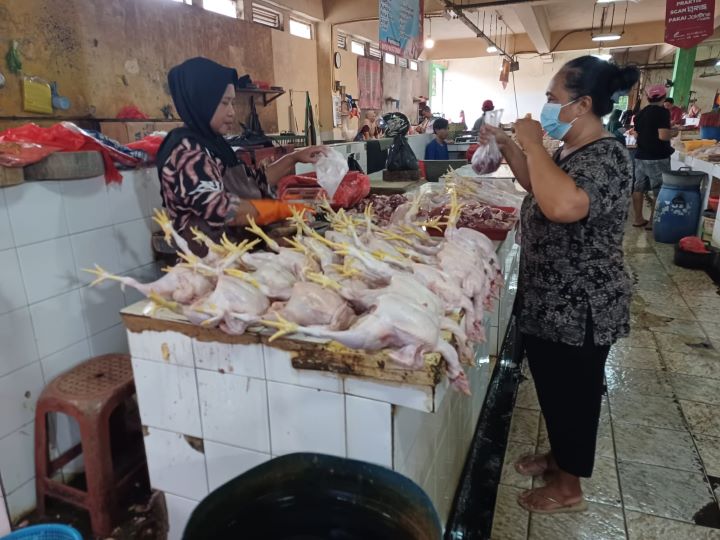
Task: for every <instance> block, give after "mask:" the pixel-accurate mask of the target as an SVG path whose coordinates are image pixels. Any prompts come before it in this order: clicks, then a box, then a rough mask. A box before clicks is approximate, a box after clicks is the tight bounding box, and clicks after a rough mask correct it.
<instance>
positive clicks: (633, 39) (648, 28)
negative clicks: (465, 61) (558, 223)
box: [425, 21, 720, 60]
mask: <svg viewBox="0 0 720 540" xmlns="http://www.w3.org/2000/svg"><path fill="white" fill-rule="evenodd" d="M590 34H591V31H590V29H589V28H588V29H584V30H578V31H573V32H565V31H555V32H553V33H552V36H551V40H550V42H551V43H552V48H551V51H552V52H569V51H583V50H589V49H597V47H598V43H595V42H593V41H592V40H591V39H590V38H591V35H590ZM715 34H720V32H718V31H716V32H715ZM511 38H512V39H511V40H510V42H511V44H512V48H511V51H509V52H511V54H522V53H536V52H537V49H536V48H535V45H534V44H533V42H532V40H531V39H530V36H528V34H515V35H514V36H511ZM664 39H665V21H653V22H644V23H637V24H628V25H627V26H626V27H625V33H624V34H623V37H622V39H619V40H618V41H613V42H612V43H604V44H603V48H611V49H616V48H628V47H643V46H649V45H660V44H662V43H663V41H664ZM710 39H712V38H710ZM485 49H486V44H485V42H484V41H482V40H479V39H477V38H463V39H447V40H437V41H436V42H435V47H433V48H432V49H430V50H427V51H425V52H426V56H427V59H428V60H451V59H453V58H477V57H480V56H493V55H490V54H488V53H487V52H486V51H485Z"/></svg>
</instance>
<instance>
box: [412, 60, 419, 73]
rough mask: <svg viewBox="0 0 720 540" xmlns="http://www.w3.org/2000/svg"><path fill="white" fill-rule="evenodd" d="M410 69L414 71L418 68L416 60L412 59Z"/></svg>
mask: <svg viewBox="0 0 720 540" xmlns="http://www.w3.org/2000/svg"><path fill="white" fill-rule="evenodd" d="M410 69H411V70H413V71H417V70H418V63H417V62H416V61H415V60H410Z"/></svg>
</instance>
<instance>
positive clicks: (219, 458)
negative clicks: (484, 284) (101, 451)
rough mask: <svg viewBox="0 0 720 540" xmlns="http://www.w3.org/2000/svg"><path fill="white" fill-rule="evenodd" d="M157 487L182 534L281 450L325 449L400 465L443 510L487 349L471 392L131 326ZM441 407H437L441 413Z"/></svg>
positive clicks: (173, 534) (480, 391)
mask: <svg viewBox="0 0 720 540" xmlns="http://www.w3.org/2000/svg"><path fill="white" fill-rule="evenodd" d="M128 335H129V343H130V350H131V354H132V357H133V370H134V373H135V383H136V387H137V391H138V400H139V404H140V415H141V418H142V422H143V424H144V425H145V426H146V431H145V432H146V437H145V449H146V452H147V457H148V465H149V470H150V479H151V483H152V486H153V487H154V488H155V489H159V490H161V491H163V492H165V495H166V501H167V506H168V512H169V518H170V538H180V535H181V534H182V531H183V528H184V526H185V523H186V521H187V519H188V517H189V515H190V513H191V512H192V510H193V508H194V507H195V505H196V504H197V503H198V502H199V501H200V500H202V499H203V498H204V497H205V496H206V495H207V494H208V493H209V492H210V491H212V490H214V489H215V488H217V487H218V486H220V485H222V484H223V483H225V482H227V481H228V480H230V479H232V478H234V477H236V476H238V475H239V474H241V473H243V472H245V471H247V470H249V469H250V468H252V467H254V466H256V465H258V464H260V463H262V462H264V461H266V460H269V459H271V458H273V457H276V456H280V455H284V454H288V453H292V452H304V451H306V452H320V453H324V454H331V455H337V456H342V457H349V458H354V459H359V460H363V461H368V462H372V463H377V464H380V465H383V466H386V467H391V468H394V469H396V470H398V471H400V472H401V473H403V474H405V475H407V476H409V477H410V478H412V479H413V480H415V481H416V482H417V483H418V484H420V485H421V486H422V487H423V488H424V489H425V490H426V491H427V492H428V494H429V495H430V496H431V497H432V498H433V501H434V502H435V504H436V506H437V508H438V510H439V511H440V513H441V516H442V518H443V520H445V518H446V517H447V513H448V511H449V506H450V501H451V499H452V496H453V494H454V490H455V486H456V485H457V479H458V477H459V474H460V470H461V468H462V465H463V461H464V457H465V454H466V452H467V448H468V445H469V441H470V438H471V437H472V433H473V426H474V424H475V421H476V419H477V416H478V413H479V411H480V407H481V405H482V402H483V399H484V390H485V387H486V386H487V380H488V375H489V374H488V366H489V364H488V361H487V352H488V350H487V348H485V349H482V350H480V351H479V352H478V354H479V356H478V358H481V359H482V362H479V365H478V367H475V368H471V369H469V370H468V371H469V378H470V380H471V383H472V387H473V390H474V392H475V394H474V396H473V397H472V398H469V397H466V396H462V395H460V394H458V393H456V392H454V391H452V390H449V389H448V387H447V383H446V382H445V383H441V384H440V385H438V387H437V388H436V389H435V390H433V389H432V388H430V387H414V386H410V385H398V384H390V383H382V382H379V381H371V380H368V379H361V378H354V377H343V376H340V375H335V374H329V373H321V372H314V371H305V370H296V369H294V368H293V367H292V363H291V357H290V354H289V353H288V352H285V351H282V350H279V349H274V348H271V347H267V346H263V345H259V344H249V345H235V344H227V343H217V342H203V341H199V340H198V339H196V338H191V337H189V336H187V335H185V334H182V333H180V332H175V331H165V332H157V331H144V332H129V334H128ZM433 411H436V412H433Z"/></svg>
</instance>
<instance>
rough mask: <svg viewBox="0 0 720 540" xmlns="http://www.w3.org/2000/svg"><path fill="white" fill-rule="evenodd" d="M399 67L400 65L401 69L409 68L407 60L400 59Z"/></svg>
mask: <svg viewBox="0 0 720 540" xmlns="http://www.w3.org/2000/svg"><path fill="white" fill-rule="evenodd" d="M398 65H399V66H400V67H401V68H406V67H408V61H407V58H400V59H399V60H398Z"/></svg>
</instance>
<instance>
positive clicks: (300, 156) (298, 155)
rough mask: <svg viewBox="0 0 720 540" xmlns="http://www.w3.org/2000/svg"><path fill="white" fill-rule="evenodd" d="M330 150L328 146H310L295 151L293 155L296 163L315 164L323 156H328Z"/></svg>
mask: <svg viewBox="0 0 720 540" xmlns="http://www.w3.org/2000/svg"><path fill="white" fill-rule="evenodd" d="M328 151H329V149H328V147H327V146H308V147H307V148H303V149H302V150H296V151H295V152H293V157H294V158H295V162H296V163H312V164H315V163H317V160H318V159H320V157H321V156H327V155H328Z"/></svg>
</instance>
